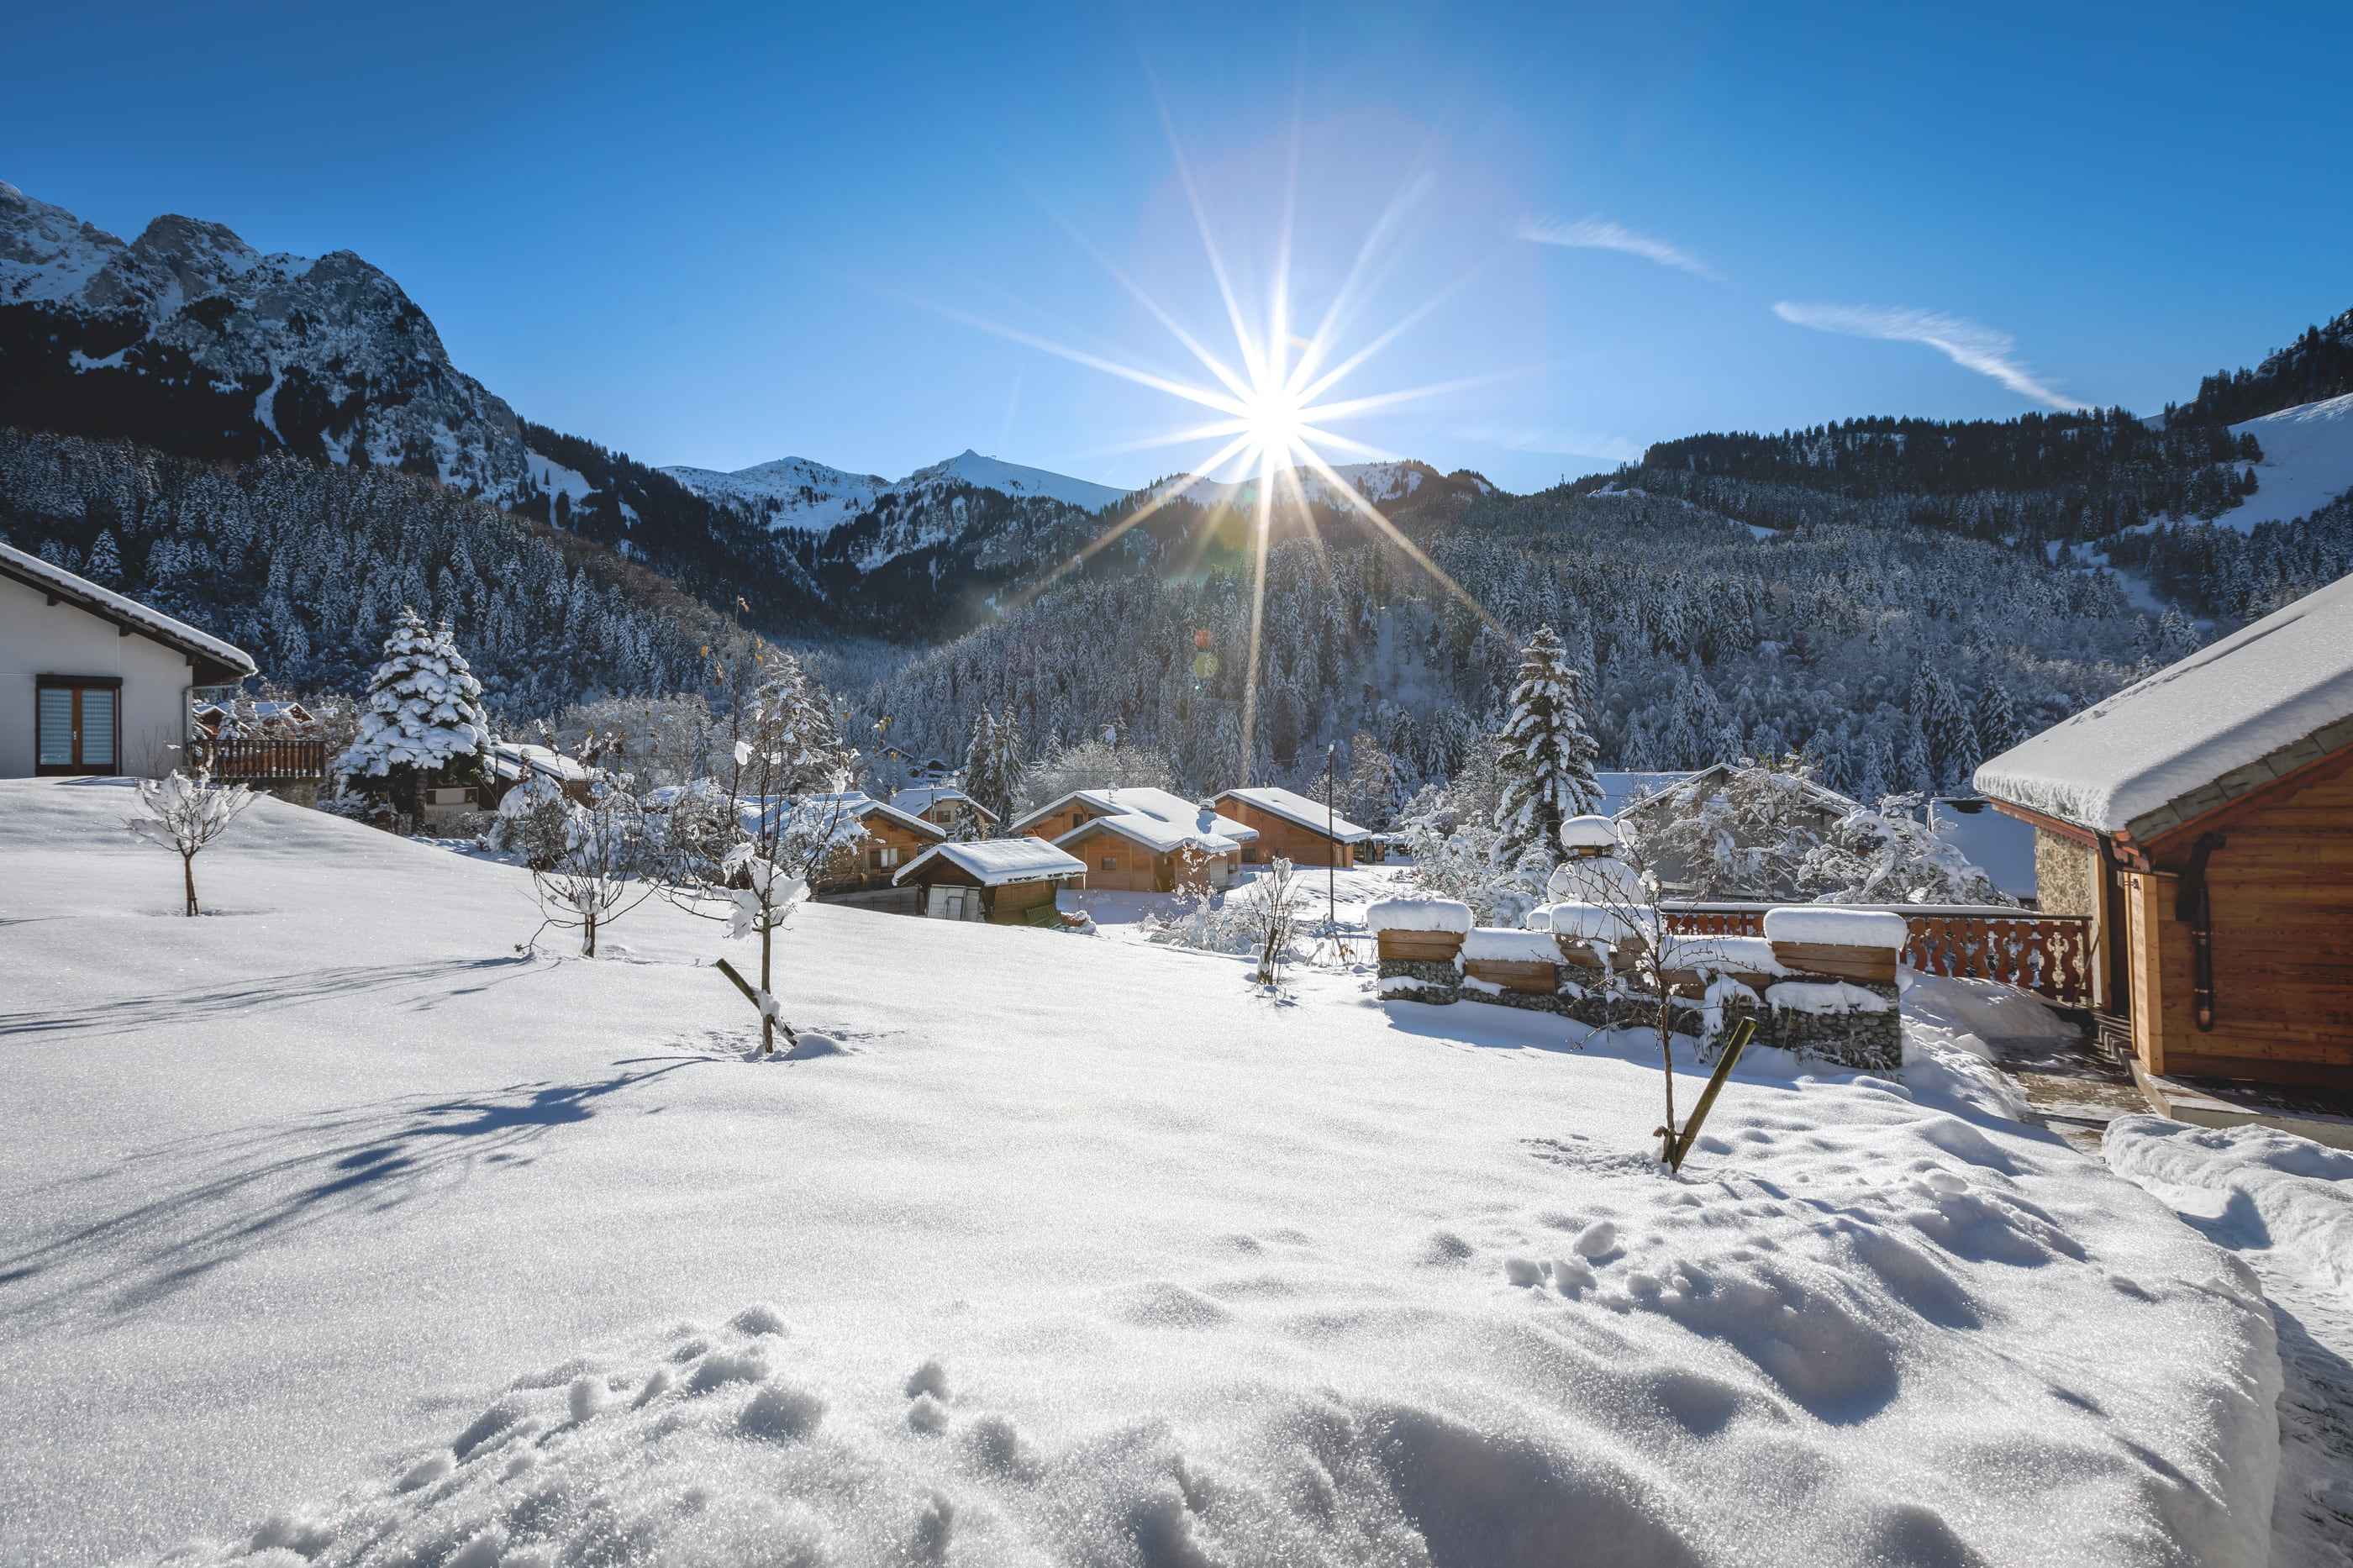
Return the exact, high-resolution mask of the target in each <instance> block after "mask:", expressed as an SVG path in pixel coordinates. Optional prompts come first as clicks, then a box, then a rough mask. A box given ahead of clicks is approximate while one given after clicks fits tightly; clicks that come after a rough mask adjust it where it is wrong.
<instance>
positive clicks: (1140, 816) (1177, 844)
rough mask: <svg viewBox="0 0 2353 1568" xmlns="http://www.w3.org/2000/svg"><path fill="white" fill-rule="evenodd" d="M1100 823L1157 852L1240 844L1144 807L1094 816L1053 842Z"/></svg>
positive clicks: (1224, 849)
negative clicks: (1149, 813)
mask: <svg viewBox="0 0 2353 1568" xmlns="http://www.w3.org/2000/svg"><path fill="white" fill-rule="evenodd" d="M1099 827H1100V828H1103V829H1105V830H1107V831H1109V832H1113V833H1116V834H1118V835H1119V836H1120V837H1123V838H1128V839H1133V840H1134V842H1136V843H1138V844H1141V845H1143V846H1144V847H1145V848H1147V849H1149V850H1151V851H1152V852H1153V853H1154V854H1155V855H1167V854H1172V853H1174V852H1175V851H1176V850H1179V849H1183V848H1185V847H1187V846H1190V847H1193V848H1196V849H1198V850H1200V851H1201V853H1203V854H1204V855H1229V854H1231V853H1233V852H1234V851H1235V850H1237V849H1239V848H1240V847H1241V846H1240V844H1239V843H1237V842H1236V841H1235V840H1233V839H1231V838H1229V837H1226V836H1225V835H1224V834H1222V833H1218V832H1214V831H1212V832H1208V833H1204V832H1202V831H1201V830H1200V828H1198V826H1181V825H1179V824H1177V823H1174V822H1164V821H1162V820H1161V819H1160V818H1159V817H1156V816H1147V815H1146V814H1145V813H1144V812H1141V811H1115V812H1113V813H1112V814H1111V815H1110V816H1091V817H1089V818H1087V819H1086V821H1084V822H1082V823H1081V824H1080V825H1079V826H1076V827H1073V828H1071V830H1070V831H1069V832H1068V833H1065V834H1063V835H1062V836H1061V837H1060V838H1057V839H1055V840H1054V842H1055V843H1057V844H1069V843H1072V842H1074V841H1075V840H1078V839H1081V838H1084V837H1086V836H1087V835H1088V834H1090V833H1092V832H1093V831H1095V829H1097V828H1099Z"/></svg>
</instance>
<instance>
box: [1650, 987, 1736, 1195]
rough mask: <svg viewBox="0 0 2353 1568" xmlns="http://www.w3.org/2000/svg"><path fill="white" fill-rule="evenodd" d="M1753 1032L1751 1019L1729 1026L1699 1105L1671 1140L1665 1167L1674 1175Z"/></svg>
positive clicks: (1681, 1164) (1701, 1093) (1693, 1109)
mask: <svg viewBox="0 0 2353 1568" xmlns="http://www.w3.org/2000/svg"><path fill="white" fill-rule="evenodd" d="M1756 1033H1757V1020H1756V1019H1754V1018H1743V1019H1741V1020H1740V1022H1739V1023H1737V1024H1736V1025H1734V1026H1733V1027H1732V1037H1731V1038H1730V1039H1728V1040H1726V1041H1725V1043H1724V1054H1723V1055H1722V1056H1720V1057H1718V1058H1715V1071H1714V1072H1713V1073H1710V1074H1709V1075H1708V1079H1707V1087H1706V1088H1705V1089H1702V1090H1700V1096H1699V1103H1698V1104H1697V1105H1695V1106H1694V1107H1693V1108H1692V1113H1691V1115H1690V1117H1689V1118H1687V1119H1686V1120H1685V1121H1684V1122H1683V1131H1682V1132H1680V1133H1679V1134H1677V1135H1676V1137H1675V1147H1674V1152H1673V1153H1672V1154H1671V1155H1670V1156H1669V1157H1668V1160H1667V1165H1668V1168H1669V1169H1671V1170H1672V1171H1674V1172H1675V1173H1678V1174H1680V1173H1682V1171H1683V1156H1684V1155H1686V1154H1688V1153H1690V1152H1691V1149H1692V1142H1693V1141H1694V1140H1695V1139H1696V1138H1698V1137H1699V1125H1700V1123H1701V1122H1703V1121H1706V1120H1707V1112H1708V1108H1709V1107H1710V1106H1713V1105H1714V1104H1715V1097H1716V1094H1717V1092H1718V1091H1720V1090H1721V1089H1723V1088H1724V1080H1725V1079H1727V1078H1730V1077H1731V1076H1732V1068H1733V1064H1734V1063H1736V1062H1737V1061H1739V1060H1740V1053H1741V1052H1743V1051H1745V1050H1746V1049H1747V1048H1748V1042H1749V1040H1750V1038H1751V1037H1754V1036H1755V1035H1756Z"/></svg>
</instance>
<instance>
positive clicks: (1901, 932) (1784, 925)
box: [1765, 904, 1912, 952]
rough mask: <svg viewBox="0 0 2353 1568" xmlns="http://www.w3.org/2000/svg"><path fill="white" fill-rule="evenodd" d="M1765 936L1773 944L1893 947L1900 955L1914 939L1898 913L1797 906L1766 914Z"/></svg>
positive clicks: (1816, 905)
mask: <svg viewBox="0 0 2353 1568" xmlns="http://www.w3.org/2000/svg"><path fill="white" fill-rule="evenodd" d="M1765 936H1766V939H1767V941H1769V942H1819V943H1821V944H1823V945H1825V946H1829V947H1878V948H1892V949H1894V950H1895V951H1896V952H1902V951H1903V948H1904V944H1905V942H1909V941H1911V940H1912V927H1911V923H1910V922H1909V921H1905V918H1904V917H1903V916H1902V915H1897V914H1885V913H1882V912H1879V911H1876V910H1854V909H1840V908H1838V907H1837V906H1835V905H1831V904H1794V905H1791V906H1789V907H1788V908H1785V909H1777V910H1766V911H1765Z"/></svg>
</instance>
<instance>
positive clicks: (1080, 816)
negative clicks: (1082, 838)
mask: <svg viewBox="0 0 2353 1568" xmlns="http://www.w3.org/2000/svg"><path fill="white" fill-rule="evenodd" d="M1086 825H1087V814H1086V813H1085V812H1083V811H1074V812H1072V813H1071V827H1073V828H1080V827H1084V826H1086Z"/></svg>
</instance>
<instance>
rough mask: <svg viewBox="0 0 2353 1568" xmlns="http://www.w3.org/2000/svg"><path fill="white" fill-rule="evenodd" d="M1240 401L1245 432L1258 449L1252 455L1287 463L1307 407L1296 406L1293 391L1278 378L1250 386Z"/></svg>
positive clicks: (1297, 398) (1286, 464)
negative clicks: (1247, 393)
mask: <svg viewBox="0 0 2353 1568" xmlns="http://www.w3.org/2000/svg"><path fill="white" fill-rule="evenodd" d="M1240 403H1241V405H1242V413H1241V414H1240V419H1241V422H1242V424H1243V426H1244V427H1245V433H1246V434H1247V435H1248V436H1249V437H1250V444H1251V445H1252V446H1253V447H1256V448H1257V449H1258V450H1257V451H1256V452H1255V453H1253V454H1252V456H1253V457H1258V458H1269V457H1271V458H1277V459H1280V460H1281V462H1282V466H1283V467H1285V468H1288V467H1290V465H1291V457H1292V449H1293V447H1295V446H1297V445H1298V444H1299V439H1300V436H1301V432H1302V430H1303V427H1304V426H1305V425H1306V423H1307V411H1306V410H1305V409H1303V408H1302V407H1300V405H1299V397H1298V395H1297V393H1296V392H1295V391H1294V390H1293V388H1291V387H1289V386H1287V385H1284V384H1282V383H1281V382H1272V383H1269V384H1261V385H1259V386H1255V387H1252V388H1251V389H1250V396H1248V397H1245V398H1242V399H1240ZM1253 466H1255V465H1253Z"/></svg>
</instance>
